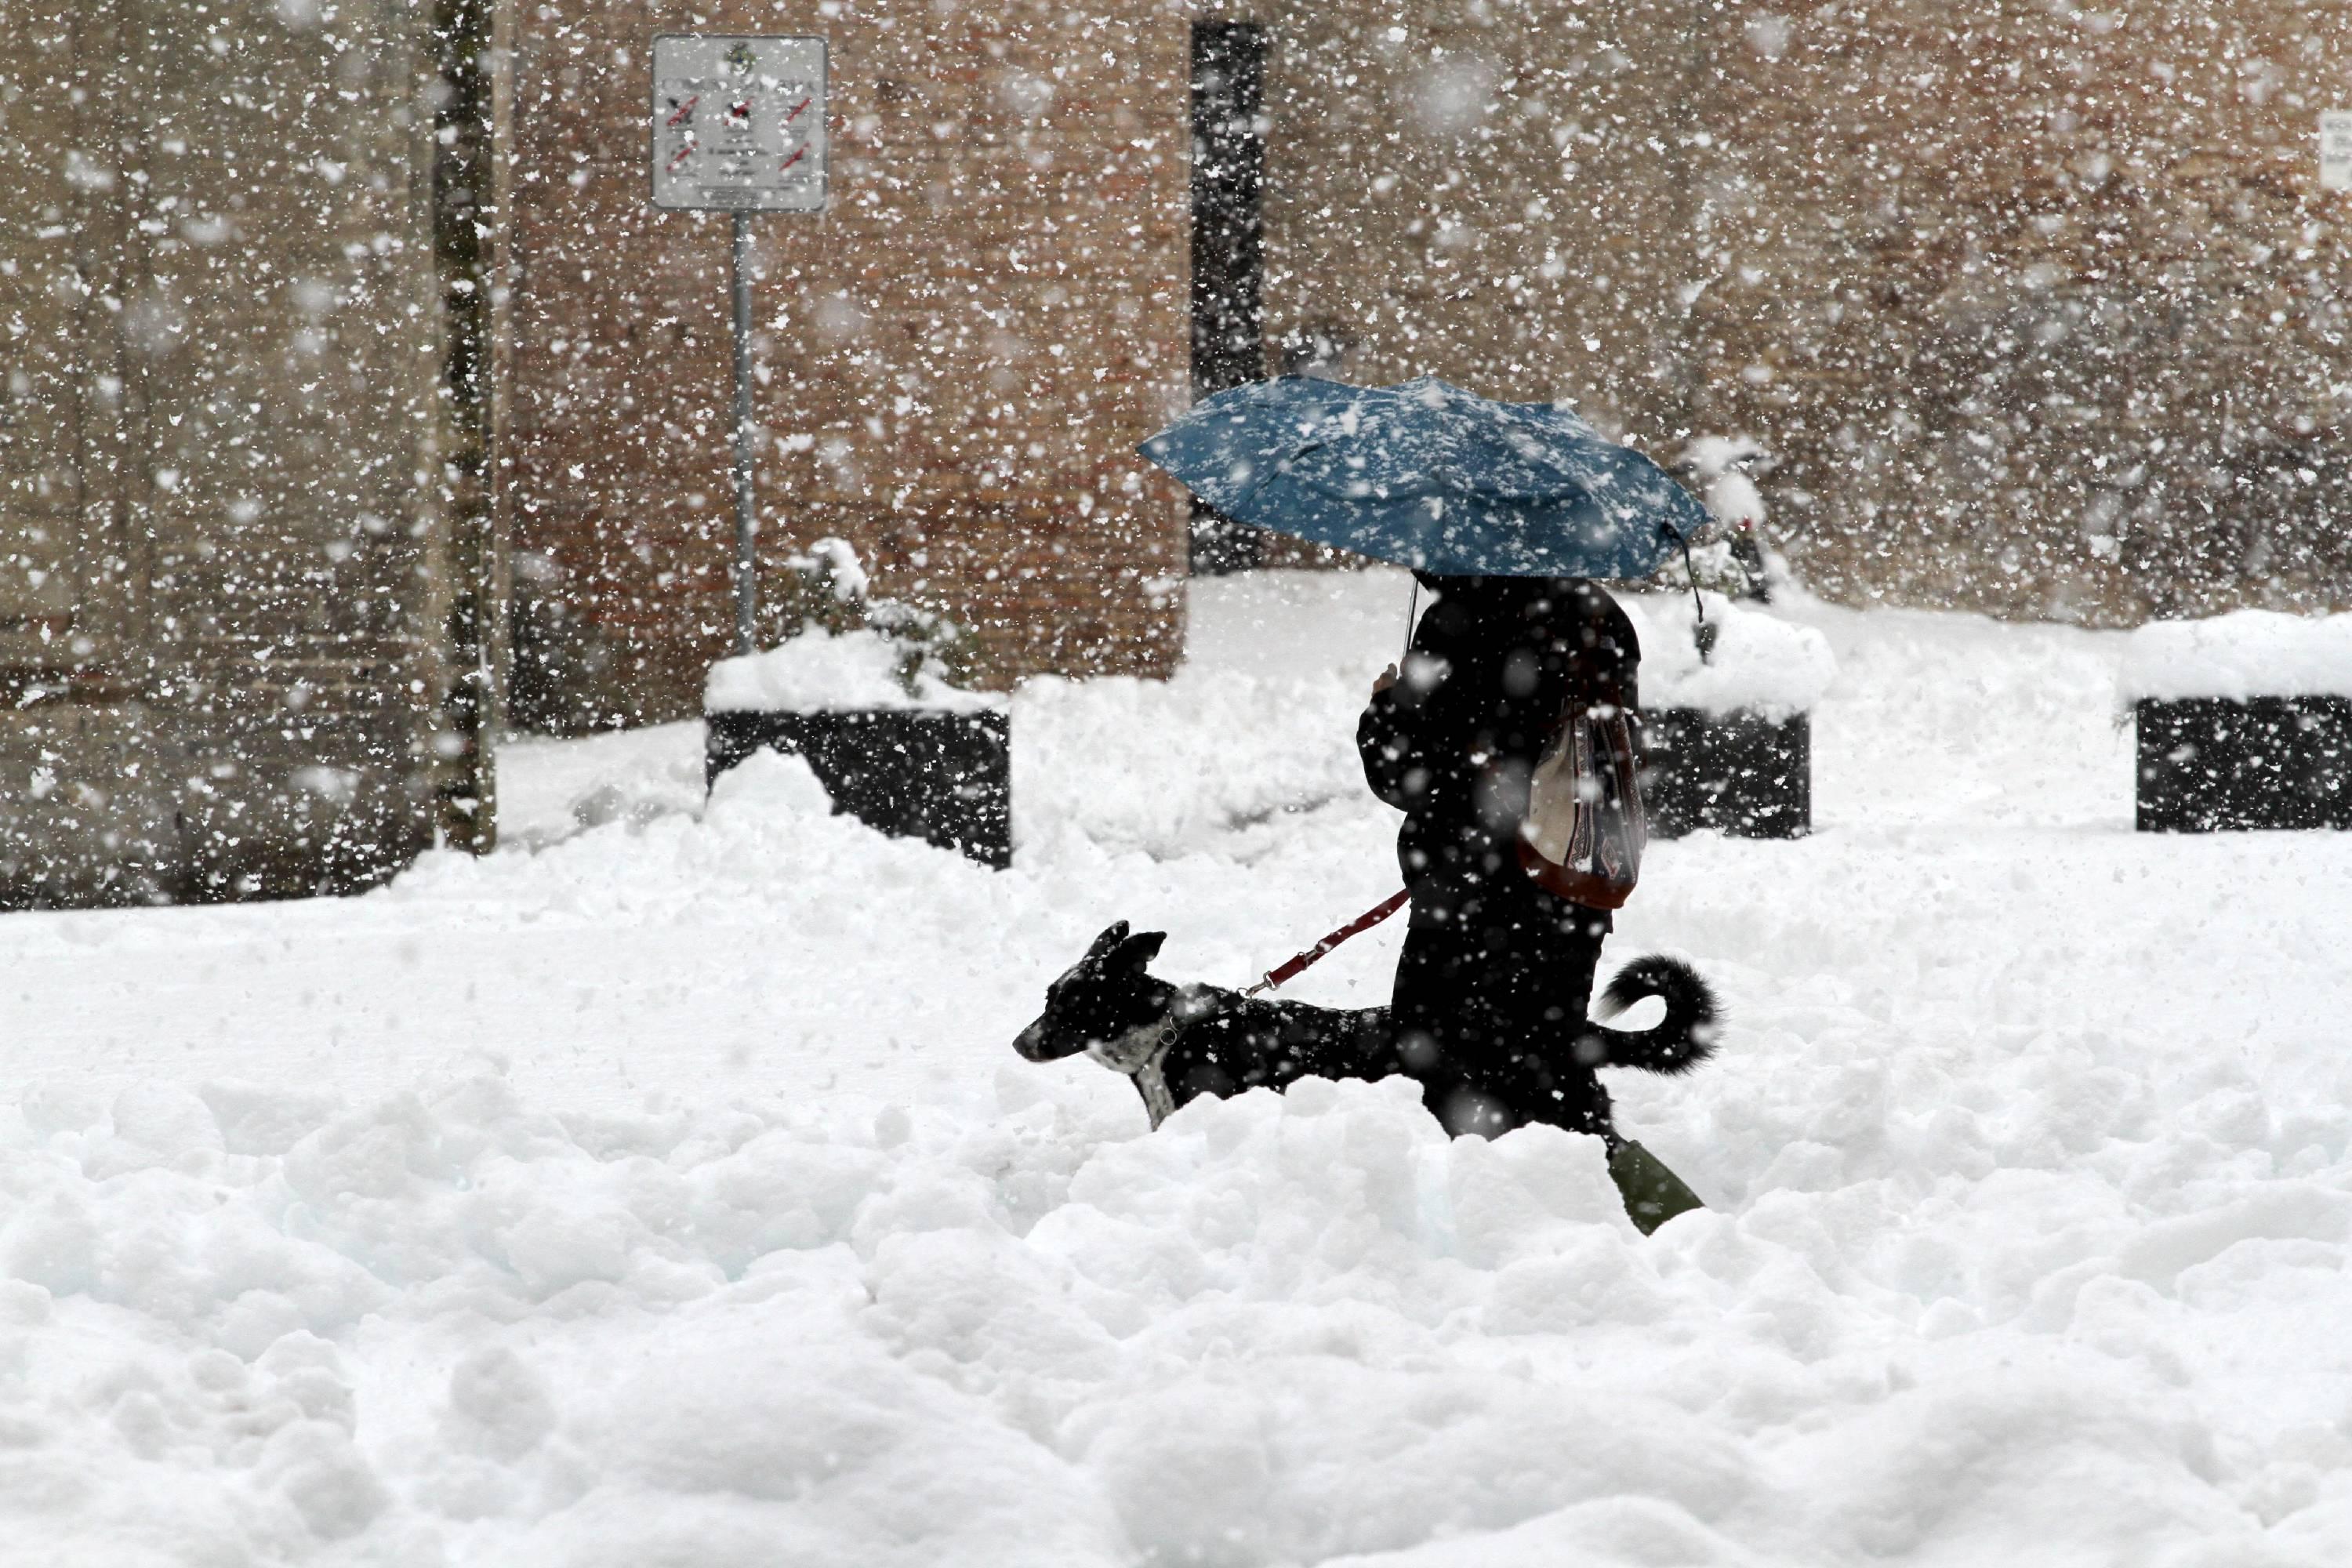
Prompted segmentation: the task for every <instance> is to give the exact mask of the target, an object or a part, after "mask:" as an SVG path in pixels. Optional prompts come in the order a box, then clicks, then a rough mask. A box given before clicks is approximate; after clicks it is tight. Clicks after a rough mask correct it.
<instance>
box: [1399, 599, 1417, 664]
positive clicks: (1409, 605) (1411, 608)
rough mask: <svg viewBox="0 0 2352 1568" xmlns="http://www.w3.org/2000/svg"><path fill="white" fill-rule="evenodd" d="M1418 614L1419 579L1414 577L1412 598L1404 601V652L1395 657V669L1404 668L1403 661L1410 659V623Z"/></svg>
mask: <svg viewBox="0 0 2352 1568" xmlns="http://www.w3.org/2000/svg"><path fill="white" fill-rule="evenodd" d="M1420 614H1421V579H1420V578H1418V577H1415V578H1414V579H1413V580H1412V598H1411V599H1410V600H1408V601H1406V604H1405V606H1404V652H1403V653H1402V654H1400V655H1398V656H1397V668H1400V669H1402V668H1404V661H1405V660H1406V659H1407V658H1412V623H1413V619H1414V617H1415V616H1419V615H1420Z"/></svg>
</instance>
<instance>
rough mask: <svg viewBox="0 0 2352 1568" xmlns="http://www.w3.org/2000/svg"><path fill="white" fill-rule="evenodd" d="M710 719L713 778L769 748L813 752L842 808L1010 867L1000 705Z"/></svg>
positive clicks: (872, 823) (821, 779)
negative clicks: (964, 709) (972, 707)
mask: <svg viewBox="0 0 2352 1568" xmlns="http://www.w3.org/2000/svg"><path fill="white" fill-rule="evenodd" d="M704 724H705V727H706V740H705V743H704V752H703V775H704V778H705V780H706V782H716V781H717V779H718V777H719V774H720V773H725V772H726V771H727V770H728V769H729V768H731V767H733V766H734V765H735V764H736V763H740V762H741V761H742V760H743V759H744V758H746V757H748V756H750V755H751V753H752V752H756V751H758V750H759V749H760V748H761V747H762V746H772V747H774V748H775V749H776V750H778V751H780V752H790V753H793V754H794V755H797V756H802V757H805V758H807V759H808V764H809V770H810V771H811V772H812V773H815V774H816V777H817V782H818V783H819V784H823V785H824V789H825V793H826V794H827V795H831V796H832V797H833V807H834V810H835V811H836V812H847V813H848V814H849V815H850V816H855V817H856V818H857V820H858V821H860V822H863V823H865V824H866V826H869V827H873V828H876V829H877V830H879V831H881V832H883V833H887V834H891V835H893V836H895V837H901V838H921V839H924V840H926V841H927V842H929V843H932V844H936V845H938V846H939V847H941V848H943V849H954V850H958V851H960V852H961V853H962V854H964V855H967V856H969V857H971V858H972V859H974V860H977V861H979V862H980V863H981V864H982V865H983V866H992V867H994V868H997V869H999V870H1003V868H1006V867H1008V866H1010V865H1012V864H1013V726H1012V721H1011V719H1010V717H1009V716H1008V715H1006V714H1005V713H1004V712H1003V711H1001V710H976V711H971V712H961V711H941V710H935V709H921V708H853V709H845V710H838V711H826V712H816V713H792V712H778V713H767V712H718V713H710V714H706V715H705V716H704Z"/></svg>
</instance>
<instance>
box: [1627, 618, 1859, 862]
mask: <svg viewBox="0 0 2352 1568" xmlns="http://www.w3.org/2000/svg"><path fill="white" fill-rule="evenodd" d="M1621 603H1622V604H1623V605H1624V606H1625V611H1626V614H1628V615H1629V616H1633V623H1634V629H1635V631H1636V632H1637V633H1638V634H1639V636H1640V637H1641V639H1642V677H1641V679H1642V691H1641V697H1642V719H1643V727H1644V731H1645V732H1646V735H1647V738H1648V749H1649V753H1650V755H1649V769H1648V771H1647V772H1646V773H1644V775H1643V791H1642V799H1643V805H1644V807H1645V808H1646V809H1647V811H1648V813H1649V819H1650V832H1651V834H1652V835H1653V836H1654V837H1660V838H1678V837H1682V836H1683V835H1684V834H1686V833H1690V832H1693V831H1695V830H1696V829H1699V828H1703V827H1712V828H1717V829H1718V830H1720V831H1722V832H1725V833H1728V834H1733V835H1736V836H1738V837H1743V838H1796V837H1801V836H1803V835H1804V834H1806V833H1808V832H1810V831H1811V829H1812V824H1813V776H1812V709H1813V705H1814V704H1815V703H1816V702H1818V701H1820V700H1821V696H1822V692H1823V691H1825V690H1827V689H1829V684H1830V682H1831V681H1832V679H1836V676H1837V659H1836V658H1835V657H1834V656H1833V655H1832V653H1831V652H1830V646H1829V639H1828V638H1826V637H1823V636H1822V634H1821V633H1820V632H1819V631H1817V630H1815V629H1814V628H1812V627H1811V626H1795V625H1792V624H1790V622H1787V621H1784V620H1781V619H1780V618H1779V617H1778V616H1772V615H1769V614H1766V613H1764V612H1762V611H1759V610H1753V609H1749V608H1748V607H1746V606H1745V605H1735V604H1733V603H1732V602H1731V601H1730V600H1728V599H1726V598H1724V597H1723V596H1722V595H1717V594H1709V595H1706V623H1707V625H1708V626H1712V627H1714V628H1715V629H1716V632H1715V644H1714V647H1713V648H1712V649H1711V650H1710V652H1709V653H1708V654H1707V656H1706V658H1700V657H1699V651H1698V642H1697V639H1696V636H1695V632H1696V614H1695V611H1694V608H1693V606H1692V604H1691V601H1690V598H1689V596H1688V595H1625V596H1623V597H1622V599H1621Z"/></svg>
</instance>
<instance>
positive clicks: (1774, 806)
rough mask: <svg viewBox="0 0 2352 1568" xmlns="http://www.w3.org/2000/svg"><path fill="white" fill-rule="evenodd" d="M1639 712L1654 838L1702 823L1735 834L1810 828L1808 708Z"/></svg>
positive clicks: (1646, 805)
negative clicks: (1775, 715)
mask: <svg viewBox="0 0 2352 1568" xmlns="http://www.w3.org/2000/svg"><path fill="white" fill-rule="evenodd" d="M1642 719H1643V725H1644V726H1645V728H1646V731H1647V734H1648V743H1649V752H1650V765H1649V769H1648V771H1647V772H1646V773H1644V774H1643V779H1642V805H1643V809H1644V810H1645V811H1646V812H1647V813H1648V816H1649V819H1650V834H1651V837H1656V838H1679V837H1682V836H1683V835H1684V834H1685V833H1691V832H1695V831H1696V830H1697V829H1699V828H1702V827H1712V828H1716V829H1718V830H1719V831H1721V832H1724V833H1728V834H1730V835H1732V836H1734V837H1740V838H1799V837H1803V836H1804V835H1806V834H1807V833H1810V832H1811V831H1812V826H1813V725H1812V716H1811V714H1809V713H1794V714H1791V715H1790V716H1789V717H1788V718H1786V719H1769V718H1766V717H1765V716H1764V715H1763V714H1761V713H1758V712H1756V711H1754V710H1749V709H1738V710H1733V711H1731V712H1729V713H1710V712H1707V711H1706V710H1702V709H1697V708H1649V709H1644V710H1643V715H1642Z"/></svg>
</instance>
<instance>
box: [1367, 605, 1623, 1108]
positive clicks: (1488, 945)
mask: <svg viewBox="0 0 2352 1568" xmlns="http://www.w3.org/2000/svg"><path fill="white" fill-rule="evenodd" d="M1421 581H1422V584H1423V587H1425V588H1427V589H1429V590H1431V591H1432V592H1433V593H1434V594H1435V595H1436V596H1437V597H1436V601H1435V603H1433V605H1430V607H1429V609H1428V611H1427V613H1425V614H1424V615H1423V616H1422V619H1421V624H1420V626H1418V627H1417V628H1415V630H1414V632H1413V636H1412V647H1411V648H1410V650H1409V651H1408V653H1407V654H1406V656H1405V661H1404V666H1403V668H1402V670H1401V671H1400V670H1397V669H1394V668H1391V670H1390V672H1389V673H1388V674H1386V675H1384V676H1382V677H1381V680H1380V682H1379V683H1378V684H1377V685H1376V686H1375V687H1374V688H1373V691H1372V699H1371V701H1370V704H1369V705H1368V706H1367V707H1366V708H1365V710H1364V714H1363V718H1362V720H1361V721H1360V723H1359V724H1358V726H1357V731H1356V744H1357V748H1358V750H1359V751H1360V752H1362V755H1363V762H1364V777H1365V780H1366V782H1367V783H1369V784H1370V785H1371V788H1372V793H1373V794H1375V795H1379V796H1380V797H1381V799H1382V800H1384V801H1386V802H1387V803H1388V804H1389V805H1392V806H1395V807H1397V808H1398V809H1399V810H1401V811H1402V812H1403V813H1404V814H1405V817H1404V824H1403V826H1402V827H1401V828H1400V829H1399V830H1398V833H1397V859H1398V861H1399V863H1400V865H1401V866H1402V868H1403V871H1404V877H1405V886H1406V887H1407V889H1409V890H1410V891H1411V893H1412V919H1411V922H1410V925H1409V927H1408V929H1407V932H1406V935H1405V942H1404V951H1403V952H1402V955H1401V956H1400V957H1399V959H1398V961H1397V973H1396V986H1395V991H1394V993H1393V994H1392V996H1391V1001H1390V1018H1391V1026H1392V1027H1393V1028H1394V1029H1395V1031H1396V1042H1397V1050H1398V1054H1399V1056H1400V1058H1401V1059H1402V1062H1403V1063H1404V1065H1405V1069H1406V1070H1407V1071H1408V1072H1410V1073H1412V1076H1413V1077H1414V1078H1416V1079H1420V1080H1421V1084H1422V1090H1423V1099H1424V1100H1426V1102H1427V1103H1428V1105H1429V1108H1430V1110H1431V1111H1432V1112H1433V1114H1435V1115H1436V1116H1437V1118H1438V1119H1439V1120H1440V1121H1443V1122H1444V1124H1445V1126H1446V1129H1447V1130H1448V1131H1452V1132H1455V1133H1462V1132H1474V1131H1475V1132H1482V1133H1486V1134H1489V1135H1491V1134H1495V1133H1500V1132H1505V1131H1509V1130H1510V1129H1511V1128H1512V1127H1514V1126H1517V1125H1518V1124H1520V1123H1521V1122H1524V1121H1548V1122H1551V1123H1553V1124H1554V1125H1557V1126H1561V1127H1567V1128H1570V1129H1571V1130H1573V1131H1583V1132H1595V1133H1601V1134H1602V1135H1604V1136H1605V1135H1607V1134H1608V1132H1609V1130H1610V1121H1609V1100H1608V1096H1607V1093H1606V1091H1605V1090H1603V1089H1601V1086H1600V1083H1599V1081H1598V1080H1597V1079H1595V1078H1594V1077H1593V1075H1592V1073H1591V1071H1590V1070H1589V1068H1577V1067H1575V1066H1573V1064H1572V1057H1573V1052H1574V1049H1575V1043H1576V1039H1577V1037H1578V1036H1579V1035H1580V1033H1581V1032H1582V1030H1583V1027H1584V1021H1585V1009H1586V1007H1587V1005H1588V1004H1589V1003H1590V1001H1591V993H1592V974H1593V969H1594V967H1595V965H1596V964H1597V963H1599V961H1600V956H1601V942H1602V939H1603V938H1605V937H1606V936H1607V935H1608V933H1609V931H1610V929H1611V920H1610V916H1609V913H1608V911H1607V910H1597V909H1587V908H1585V907H1583V906H1581V905H1579V904H1573V903H1570V902H1569V901H1567V900H1564V899H1561V898H1559V897H1557V896H1555V895H1553V894H1551V893H1549V892H1547V891H1546V890H1544V889H1541V888H1539V887H1538V886H1537V885H1536V883H1535V881H1534V879H1532V878H1530V877H1529V876H1528V873H1527V872H1526V871H1525V870H1524V869H1523V868H1521V865H1520V862H1519V856H1518V827H1519V823H1520V821H1521V819H1522V817H1523V816H1524V815H1525V812H1526V807H1527V800H1528V781H1529V779H1530V778H1531V777H1532V775H1533V773H1534V771H1535V766H1536V763H1537V761H1538V758H1539V757H1540V756H1541V755H1542V753H1543V751H1544V748H1545V747H1546V746H1547V745H1548V744H1549V742H1550V741H1551V739H1552V737H1553V735H1554V734H1555V733H1556V732H1557V731H1558V730H1559V725H1560V721H1561V716H1562V714H1563V713H1564V712H1565V711H1566V710H1567V704H1568V702H1569V700H1570V698H1571V696H1574V697H1577V698H1578V699H1579V700H1582V701H1586V702H1597V701H1603V700H1622V701H1623V702H1624V704H1625V705H1626V706H1627V707H1628V708H1629V709H1630V708H1633V707H1634V706H1636V702H1637V693H1636V688H1635V676H1636V672H1637V668H1638V666H1639V664H1640V660H1641V649H1640V647H1639V646H1638V645H1637V643H1636V640H1635V637H1634V633H1633V623H1632V621H1630V620H1629V619H1628V618H1627V617H1626V615H1625V612H1624V611H1623V610H1622V608H1620V607H1619V606H1618V605H1617V602H1616V601H1615V600H1613V599H1612V598H1611V597H1610V596H1609V595H1608V594H1607V593H1605V592H1604V591H1602V590H1601V588H1600V587H1598V586H1597V585H1595V584H1592V583H1591V582H1588V581H1585V580H1583V579H1581V578H1569V577H1557V578H1528V577H1431V576H1423V577H1422V578H1421ZM1563 1064H1567V1065H1568V1070H1565V1071H1561V1070H1557V1069H1559V1068H1561V1067H1562V1066H1563Z"/></svg>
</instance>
